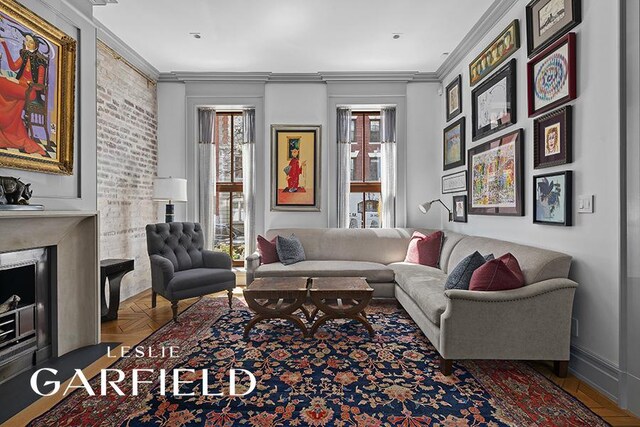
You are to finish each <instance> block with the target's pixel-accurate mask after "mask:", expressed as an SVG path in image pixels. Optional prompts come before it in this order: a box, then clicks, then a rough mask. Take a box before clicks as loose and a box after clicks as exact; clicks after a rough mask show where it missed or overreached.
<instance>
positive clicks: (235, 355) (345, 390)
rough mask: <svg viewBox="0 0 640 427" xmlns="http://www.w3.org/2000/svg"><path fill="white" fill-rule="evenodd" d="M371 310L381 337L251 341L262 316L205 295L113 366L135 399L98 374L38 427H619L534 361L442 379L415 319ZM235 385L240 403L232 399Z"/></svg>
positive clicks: (333, 329) (341, 326) (326, 333)
mask: <svg viewBox="0 0 640 427" xmlns="http://www.w3.org/2000/svg"><path fill="white" fill-rule="evenodd" d="M367 315H368V317H369V320H370V321H371V324H372V325H373V326H374V329H375V331H376V335H375V336H374V337H373V338H370V337H369V335H368V333H367V331H366V330H365V329H364V328H363V327H362V326H361V325H359V324H357V323H353V322H347V321H332V322H329V323H328V324H326V325H325V326H324V327H323V329H321V330H320V331H319V332H318V333H317V334H316V336H315V337H314V338H303V337H302V334H301V333H300V332H299V331H298V330H297V329H295V328H294V327H293V326H292V325H290V324H288V323H285V322H282V321H279V320H276V321H271V322H263V323H260V324H258V325H257V326H255V327H254V328H253V329H252V331H251V334H250V338H249V340H244V339H243V338H242V334H243V327H244V325H245V324H246V323H247V322H248V321H249V319H250V318H251V313H250V312H249V310H248V308H247V307H246V306H245V304H244V303H243V302H242V301H240V300H234V308H233V310H232V311H229V309H228V307H227V302H226V298H224V299H218V298H215V299H214V298H204V299H202V300H200V301H198V302H196V303H195V304H194V305H192V306H191V307H190V308H189V309H187V310H186V311H185V312H184V313H183V314H181V315H180V317H179V320H180V322H179V323H174V322H170V323H168V324H167V325H165V326H164V327H162V328H161V329H159V330H158V331H156V332H155V333H154V334H153V335H151V336H150V337H149V338H147V339H146V340H145V341H143V342H142V343H141V344H140V346H141V347H140V348H139V350H140V349H142V350H143V351H141V353H145V355H144V356H142V357H133V350H132V354H130V355H129V356H131V357H125V358H121V359H119V360H118V361H117V362H115V363H114V364H113V365H112V366H111V368H110V369H114V370H116V369H117V370H120V371H122V372H123V373H124V375H125V376H124V379H123V380H122V381H120V382H119V383H117V385H118V386H119V388H120V391H121V392H122V394H123V395H120V394H119V393H116V392H115V391H114V390H113V389H112V388H107V389H106V395H105V396H99V394H100V389H101V383H102V381H101V377H100V376H98V377H96V378H93V379H90V380H88V382H87V384H86V385H87V386H91V388H92V389H93V390H95V393H96V395H95V396H88V392H87V389H86V388H78V389H76V390H73V391H72V392H70V393H69V394H68V395H67V397H66V398H65V399H63V400H62V401H61V402H60V403H59V404H58V405H57V406H55V407H54V408H52V409H51V410H49V411H48V412H46V413H45V414H43V415H42V416H40V417H39V418H37V419H35V420H34V421H32V423H31V425H33V426H51V425H55V426H171V427H180V426H207V427H214V426H222V427H226V426H251V427H270V426H362V427H373V426H403V427H419V426H485V425H486V426H606V425H607V423H605V422H604V421H603V420H602V419H601V418H599V417H598V416H597V415H595V414H594V413H593V412H591V411H590V410H589V409H587V408H586V407H585V406H584V405H583V404H582V403H581V402H579V401H578V400H576V399H575V398H573V397H572V396H570V395H569V394H567V393H566V392H565V391H564V390H562V389H560V388H559V387H558V386H556V385H555V384H554V383H552V382H551V381H550V380H548V379H547V378H545V377H544V376H543V375H542V374H540V373H538V372H537V371H535V370H534V369H533V368H532V367H530V366H529V365H527V364H526V363H521V362H505V361H478V362H469V361H464V362H462V363H457V364H454V373H453V375H452V376H450V377H445V376H442V375H441V374H440V373H439V371H438V354H437V352H436V351H435V349H434V348H433V346H432V345H431V344H430V343H429V341H428V340H427V338H426V337H425V336H424V335H423V334H422V332H421V331H420V329H419V328H418V326H417V325H416V324H415V323H414V322H413V321H412V320H411V318H410V317H409V316H408V315H407V313H406V312H404V311H403V310H402V309H398V308H396V306H395V304H392V303H379V302H374V303H373V304H372V305H371V306H370V308H369V309H368V312H367ZM170 346H172V347H174V348H175V349H177V351H175V354H173V356H174V357H169V356H170V355H167V354H165V355H164V357H162V355H161V353H162V351H161V350H162V348H164V349H165V350H166V348H167V347H170ZM147 352H151V353H147ZM158 355H160V356H158ZM151 356H153V357H151ZM176 368H180V369H190V370H191V371H183V372H181V373H179V374H178V375H177V378H178V380H179V382H178V383H177V385H178V392H179V393H181V395H175V394H174V385H175V384H174V382H175V378H176V376H175V375H173V374H174V373H175V371H174V369H176ZM142 369H147V370H149V371H145V372H143V373H144V374H145V375H142V374H141V375H139V377H140V378H144V379H145V381H147V382H141V381H138V384H137V388H138V390H137V395H136V396H133V386H132V385H133V384H132V382H133V379H132V378H133V375H132V373H133V371H134V370H142ZM163 370H164V371H163ZM230 370H234V372H236V374H237V375H236V377H235V378H231V377H230ZM242 370H246V371H249V372H251V373H252V374H253V376H254V378H255V383H252V382H251V380H250V379H251V377H250V375H248V374H246V373H245V371H242ZM160 371H163V372H165V375H164V376H161V375H159V374H158V373H159V372H160ZM109 374H114V375H115V376H117V375H116V374H117V372H116V371H113V372H110V373H109ZM112 376H113V375H112ZM107 377H109V375H107ZM203 377H206V378H203ZM116 379H118V378H116ZM203 380H204V381H203ZM231 383H233V384H235V385H236V387H235V393H234V394H235V396H229V388H230V384H231ZM247 391H250V392H249V393H247V394H246V395H244V396H241V395H242V394H243V393H244V392H247ZM190 393H192V395H189V394H190ZM206 393H209V394H210V395H206ZM216 394H218V395H216ZM219 394H223V395H222V396H220V395H219Z"/></svg>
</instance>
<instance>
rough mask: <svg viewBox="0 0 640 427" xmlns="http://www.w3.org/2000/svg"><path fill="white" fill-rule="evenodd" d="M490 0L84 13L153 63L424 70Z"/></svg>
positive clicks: (246, 4) (129, 5) (277, 2)
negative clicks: (395, 37)
mask: <svg viewBox="0 0 640 427" xmlns="http://www.w3.org/2000/svg"><path fill="white" fill-rule="evenodd" d="M492 3H493V0H455V1H454V0H395V1H390V0H323V1H318V0H227V1H220V0H179V1H178V0H118V3H116V4H107V5H106V6H95V7H94V16H95V17H96V18H97V19H98V20H99V21H100V22H102V24H104V26H106V27H107V28H108V29H109V30H111V31H112V32H113V33H114V34H116V35H117V36H118V37H119V38H121V39H122V40H123V41H124V42H125V43H127V44H128V45H129V46H130V47H131V48H133V49H134V50H135V51H136V52H138V53H139V54H140V55H141V56H142V57H144V58H145V59H146V60H147V61H148V62H149V63H151V64H152V65H153V66H154V67H155V68H157V69H158V70H159V71H161V72H169V71H220V72H234V71H244V72H249V71H256V72H274V73H314V72H318V71H423V72H429V71H436V70H437V69H438V67H439V66H440V65H441V64H442V62H443V61H444V60H445V59H446V55H445V54H444V53H445V52H451V51H452V50H453V49H454V48H455V47H456V46H457V45H458V44H459V43H460V41H462V39H463V38H464V36H465V35H466V34H467V32H468V31H469V30H470V29H471V28H472V27H473V25H474V24H475V23H476V22H477V21H478V20H479V19H480V17H481V16H482V14H483V13H484V12H485V11H486V10H487V9H488V8H489V6H490V5H491V4H492ZM196 32H197V33H200V34H201V38H200V39H196V38H194V37H193V36H192V35H190V34H189V33H196ZM394 33H399V34H400V38H399V39H393V34H394Z"/></svg>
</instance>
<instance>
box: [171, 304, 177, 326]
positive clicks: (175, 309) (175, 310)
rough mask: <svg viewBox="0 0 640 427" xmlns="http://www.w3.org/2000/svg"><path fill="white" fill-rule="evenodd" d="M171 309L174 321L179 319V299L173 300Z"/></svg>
mask: <svg viewBox="0 0 640 427" xmlns="http://www.w3.org/2000/svg"><path fill="white" fill-rule="evenodd" d="M171 311H172V312H173V321H174V322H177V321H178V301H171Z"/></svg>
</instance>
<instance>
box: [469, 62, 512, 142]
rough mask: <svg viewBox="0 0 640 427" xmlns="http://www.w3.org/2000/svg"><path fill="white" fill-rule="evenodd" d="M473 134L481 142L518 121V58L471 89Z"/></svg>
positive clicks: (474, 138)
mask: <svg viewBox="0 0 640 427" xmlns="http://www.w3.org/2000/svg"><path fill="white" fill-rule="evenodd" d="M471 102H472V112H471V116H472V117H471V124H472V131H471V137H472V140H473V141H477V140H479V139H481V138H484V137H485V136H488V135H491V134H493V133H495V132H498V131H500V130H502V129H505V128H507V127H509V126H511V125H513V124H515V123H516V121H517V111H516V104H517V102H516V60H515V58H514V59H512V60H511V61H509V63H508V64H507V65H505V66H504V67H502V68H501V69H500V70H498V71H497V72H496V73H495V74H494V75H492V76H491V78H489V79H488V80H486V81H485V82H484V83H482V84H481V85H479V86H478V87H477V88H475V89H474V90H473V91H472V92H471Z"/></svg>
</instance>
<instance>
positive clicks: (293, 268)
mask: <svg viewBox="0 0 640 427" xmlns="http://www.w3.org/2000/svg"><path fill="white" fill-rule="evenodd" d="M295 276H302V277H364V278H365V279H367V281H369V282H372V283H384V282H393V277H394V275H393V270H392V269H390V268H389V267H387V266H386V265H384V264H378V263H376V262H365V261H311V260H309V261H301V262H298V263H295V264H291V265H284V264H282V263H280V262H276V263H273V264H264V265H261V266H260V267H258V268H257V269H256V271H255V277H295Z"/></svg>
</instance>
